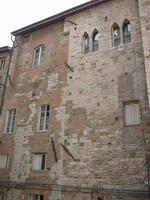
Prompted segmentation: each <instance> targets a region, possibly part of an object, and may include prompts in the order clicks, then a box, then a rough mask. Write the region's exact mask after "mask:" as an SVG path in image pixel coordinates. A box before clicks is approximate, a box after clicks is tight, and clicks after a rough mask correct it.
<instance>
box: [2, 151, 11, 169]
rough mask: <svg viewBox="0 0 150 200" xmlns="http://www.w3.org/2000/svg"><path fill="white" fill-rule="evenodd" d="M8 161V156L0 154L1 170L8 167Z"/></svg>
mask: <svg viewBox="0 0 150 200" xmlns="http://www.w3.org/2000/svg"><path fill="white" fill-rule="evenodd" d="M8 159H9V155H8V154H0V168H1V169H4V168H7V167H8Z"/></svg>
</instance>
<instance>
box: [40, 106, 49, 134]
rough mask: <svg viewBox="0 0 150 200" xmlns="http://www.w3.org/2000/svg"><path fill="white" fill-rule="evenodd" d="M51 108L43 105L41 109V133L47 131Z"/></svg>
mask: <svg viewBox="0 0 150 200" xmlns="http://www.w3.org/2000/svg"><path fill="white" fill-rule="evenodd" d="M49 113H50V106H49V105H42V106H41V107H40V119H39V131H47V130H48V123H49Z"/></svg>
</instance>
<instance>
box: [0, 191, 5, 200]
mask: <svg viewBox="0 0 150 200" xmlns="http://www.w3.org/2000/svg"><path fill="white" fill-rule="evenodd" d="M0 200H4V192H1V191H0Z"/></svg>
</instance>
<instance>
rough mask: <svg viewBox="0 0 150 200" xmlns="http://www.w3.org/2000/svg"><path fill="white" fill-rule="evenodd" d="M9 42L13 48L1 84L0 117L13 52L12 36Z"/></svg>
mask: <svg viewBox="0 0 150 200" xmlns="http://www.w3.org/2000/svg"><path fill="white" fill-rule="evenodd" d="M11 41H12V42H13V46H12V49H11V52H10V58H9V63H8V68H7V72H6V76H5V81H4V84H3V87H4V88H3V91H2V100H1V103H0V116H1V114H2V109H3V103H4V97H5V91H6V85H7V80H8V78H9V70H10V63H11V58H12V51H13V47H14V40H13V39H12V35H11Z"/></svg>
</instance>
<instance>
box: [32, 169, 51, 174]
mask: <svg viewBox="0 0 150 200" xmlns="http://www.w3.org/2000/svg"><path fill="white" fill-rule="evenodd" d="M47 171H48V170H47V169H44V170H40V169H32V172H33V173H46V172H47Z"/></svg>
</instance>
